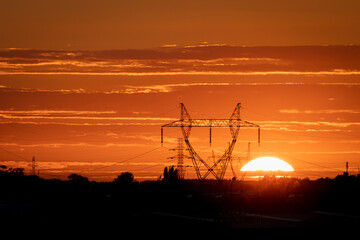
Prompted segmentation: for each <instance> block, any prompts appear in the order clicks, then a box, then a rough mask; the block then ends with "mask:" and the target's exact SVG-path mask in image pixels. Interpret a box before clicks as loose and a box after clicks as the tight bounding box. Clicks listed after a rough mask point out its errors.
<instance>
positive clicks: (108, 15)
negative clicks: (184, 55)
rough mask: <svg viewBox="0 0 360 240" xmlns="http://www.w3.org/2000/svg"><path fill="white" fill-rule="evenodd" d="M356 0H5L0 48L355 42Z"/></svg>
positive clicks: (359, 23) (359, 37)
mask: <svg viewBox="0 0 360 240" xmlns="http://www.w3.org/2000/svg"><path fill="white" fill-rule="evenodd" d="M359 12H360V3H359V1H357V0H332V1H328V0H316V1H313V0H303V1H288V0H273V1H267V0H221V1H219V0H195V1H194V0H182V1H175V0H152V1H148V0H135V1H134V0H122V1H118V0H103V1H99V0H77V1H70V0H32V1H27V0H3V1H1V8H0V33H1V38H0V46H1V47H17V48H33V49H45V50H49V49H66V50H80V49H81V50H104V49H128V48H131V49H139V48H140V49H144V48H146V49H147V48H154V47H158V46H162V45H167V44H177V45H180V46H184V45H188V44H194V43H199V42H211V43H222V44H232V45H249V46H259V45H260V46H268V45H277V46H279V45H280V46H281V45H323V44H328V45H334V44H335V45H338V44H341V45H342V44H360V33H359V31H358V29H360V19H359Z"/></svg>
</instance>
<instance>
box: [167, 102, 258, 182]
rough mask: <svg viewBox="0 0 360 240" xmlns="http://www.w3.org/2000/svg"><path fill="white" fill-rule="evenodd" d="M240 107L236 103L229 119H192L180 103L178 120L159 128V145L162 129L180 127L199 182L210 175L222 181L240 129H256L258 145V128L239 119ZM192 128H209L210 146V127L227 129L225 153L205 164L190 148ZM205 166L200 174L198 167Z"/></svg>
mask: <svg viewBox="0 0 360 240" xmlns="http://www.w3.org/2000/svg"><path fill="white" fill-rule="evenodd" d="M240 107H241V104H240V103H238V104H237V105H236V107H235V110H234V112H233V113H232V114H231V116H230V118H229V119H192V118H191V117H190V114H189V113H188V111H187V109H186V108H185V106H184V104H183V103H180V113H181V115H180V119H179V120H177V121H174V122H171V123H168V124H165V125H163V126H161V143H163V128H165V127H180V128H181V131H182V134H183V137H184V142H185V144H186V146H187V148H188V151H189V154H190V158H191V159H192V162H193V166H194V169H195V172H196V175H197V177H198V179H199V180H204V179H206V178H207V177H208V176H209V175H210V174H211V175H213V176H214V177H215V178H216V179H217V180H222V179H223V178H224V175H225V172H226V169H227V166H228V164H229V162H230V161H231V155H232V151H233V150H234V147H235V144H236V140H237V137H238V135H239V131H240V128H253V127H255V128H257V129H258V143H259V144H260V126H259V125H257V124H254V123H251V122H248V121H243V120H241V119H240ZM193 127H209V128H210V144H211V128H212V127H229V128H230V133H231V137H232V141H231V143H230V144H229V146H228V148H227V149H226V150H225V153H224V154H223V155H222V156H221V157H220V158H219V159H218V160H216V161H215V162H214V163H211V165H209V163H207V162H206V161H204V160H203V159H202V158H201V157H200V156H199V154H197V152H196V151H195V149H194V148H193V147H192V145H191V143H190V140H189V137H190V133H191V128H193ZM202 165H203V166H205V167H206V169H207V171H206V172H205V174H203V175H202V174H201V172H200V166H202ZM217 167H220V171H215V169H216V168H217Z"/></svg>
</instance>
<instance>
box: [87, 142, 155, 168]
mask: <svg viewBox="0 0 360 240" xmlns="http://www.w3.org/2000/svg"><path fill="white" fill-rule="evenodd" d="M160 148H162V146H160V147H157V148H154V149H151V150H150V151H146V152H143V153H140V154H138V155H135V156H133V157H130V158H127V159H124V160H122V161H117V162H115V163H113V164H111V165H107V166H101V167H98V168H93V169H92V170H98V169H102V168H106V167H111V166H113V165H116V164H119V163H124V162H127V161H130V160H133V159H135V158H138V157H141V156H144V155H146V154H148V153H151V152H153V151H155V150H158V149H160Z"/></svg>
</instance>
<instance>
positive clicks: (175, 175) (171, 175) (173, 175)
mask: <svg viewBox="0 0 360 240" xmlns="http://www.w3.org/2000/svg"><path fill="white" fill-rule="evenodd" d="M178 179H179V172H178V170H177V169H176V168H174V166H171V167H169V169H168V168H167V167H165V168H164V178H163V181H168V182H172V181H176V180H178Z"/></svg>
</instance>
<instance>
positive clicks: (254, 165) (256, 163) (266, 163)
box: [241, 157, 294, 172]
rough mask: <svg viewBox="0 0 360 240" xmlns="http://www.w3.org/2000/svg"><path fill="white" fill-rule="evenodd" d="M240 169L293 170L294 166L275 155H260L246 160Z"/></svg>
mask: <svg viewBox="0 0 360 240" xmlns="http://www.w3.org/2000/svg"><path fill="white" fill-rule="evenodd" d="M241 171H285V172H290V171H294V168H293V167H292V166H291V165H290V164H288V163H286V162H285V161H283V160H280V159H278V158H275V157H260V158H256V159H254V160H252V161H250V162H248V163H247V164H246V165H245V166H244V167H242V168H241Z"/></svg>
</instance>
